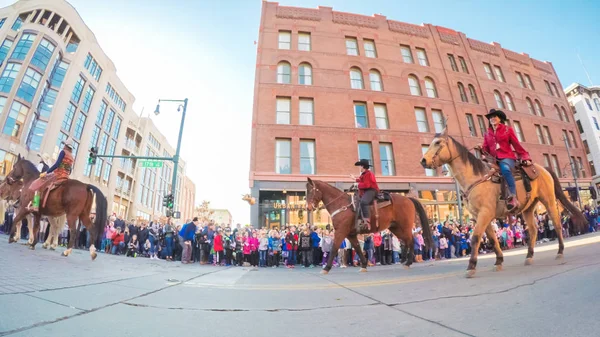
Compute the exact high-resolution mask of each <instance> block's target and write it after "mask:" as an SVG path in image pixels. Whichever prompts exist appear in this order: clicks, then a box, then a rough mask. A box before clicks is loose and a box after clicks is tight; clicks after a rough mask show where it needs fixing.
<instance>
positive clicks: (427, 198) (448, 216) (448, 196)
mask: <svg viewBox="0 0 600 337" xmlns="http://www.w3.org/2000/svg"><path fill="white" fill-rule="evenodd" d="M419 201H420V202H421V203H422V204H423V206H425V210H426V212H427V218H428V219H429V221H430V222H438V221H446V220H457V219H458V217H459V209H458V202H457V199H456V191H441V190H434V191H419ZM462 213H463V223H465V222H466V221H467V220H468V219H469V217H470V215H469V212H468V210H467V208H466V207H465V205H463V207H462Z"/></svg>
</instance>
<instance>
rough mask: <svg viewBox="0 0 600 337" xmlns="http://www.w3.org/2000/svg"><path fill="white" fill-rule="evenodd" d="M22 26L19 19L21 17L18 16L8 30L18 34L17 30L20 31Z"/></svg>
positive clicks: (21, 20) (21, 21)
mask: <svg viewBox="0 0 600 337" xmlns="http://www.w3.org/2000/svg"><path fill="white" fill-rule="evenodd" d="M22 25H23V19H21V17H20V16H19V17H17V19H16V20H15V22H14V23H13V25H12V27H10V29H12V30H14V31H15V32H18V31H19V29H21V26H22Z"/></svg>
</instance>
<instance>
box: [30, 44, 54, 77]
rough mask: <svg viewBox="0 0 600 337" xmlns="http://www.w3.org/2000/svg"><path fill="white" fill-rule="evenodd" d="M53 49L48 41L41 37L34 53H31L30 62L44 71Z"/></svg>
mask: <svg viewBox="0 0 600 337" xmlns="http://www.w3.org/2000/svg"><path fill="white" fill-rule="evenodd" d="M54 49H55V47H54V45H53V44H52V43H50V41H48V40H46V39H42V42H40V44H39V46H38V47H37V49H36V50H35V54H33V58H32V59H31V64H33V65H34V66H36V67H38V68H40V69H41V70H42V71H45V70H46V67H47V66H48V62H50V57H52V53H54Z"/></svg>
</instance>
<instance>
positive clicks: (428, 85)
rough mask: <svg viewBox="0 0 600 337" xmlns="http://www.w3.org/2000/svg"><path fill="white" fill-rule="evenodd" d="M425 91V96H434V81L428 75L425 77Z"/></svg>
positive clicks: (435, 92) (435, 91)
mask: <svg viewBox="0 0 600 337" xmlns="http://www.w3.org/2000/svg"><path fill="white" fill-rule="evenodd" d="M425 91H426V92H427V97H431V98H436V97H437V90H436V89H435V83H434V82H433V80H432V79H431V78H430V77H425Z"/></svg>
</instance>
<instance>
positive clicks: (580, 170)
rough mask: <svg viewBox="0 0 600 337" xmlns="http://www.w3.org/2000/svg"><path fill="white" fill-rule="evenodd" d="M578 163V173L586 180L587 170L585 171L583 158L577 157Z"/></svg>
mask: <svg viewBox="0 0 600 337" xmlns="http://www.w3.org/2000/svg"><path fill="white" fill-rule="evenodd" d="M577 163H578V164H579V167H578V168H577V173H579V172H581V176H582V177H583V178H585V170H584V169H583V161H582V160H581V157H577Z"/></svg>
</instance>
